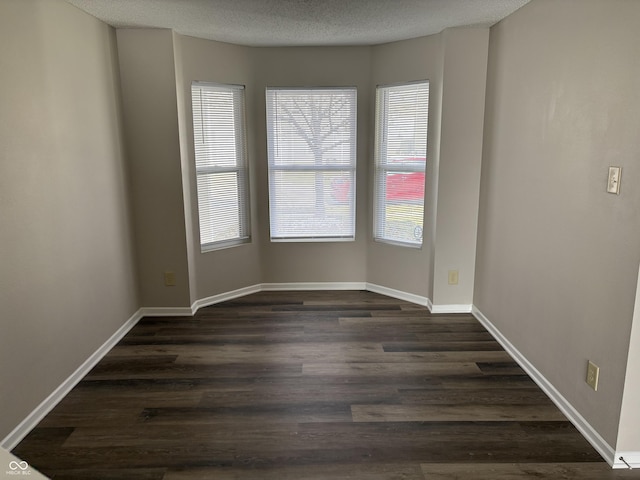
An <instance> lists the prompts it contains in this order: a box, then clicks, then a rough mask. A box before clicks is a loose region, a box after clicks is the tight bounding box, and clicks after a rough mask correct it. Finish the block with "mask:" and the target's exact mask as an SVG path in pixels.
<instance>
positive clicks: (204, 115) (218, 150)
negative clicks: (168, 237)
mask: <svg viewBox="0 0 640 480" xmlns="http://www.w3.org/2000/svg"><path fill="white" fill-rule="evenodd" d="M191 93H192V106H193V137H194V151H195V162H196V176H197V189H198V215H199V219H200V245H201V247H202V249H203V251H204V250H208V249H211V248H213V247H215V246H216V245H215V244H217V243H219V242H225V244H228V243H229V242H232V243H240V242H242V241H246V240H247V239H248V238H249V212H248V210H249V198H248V183H247V167H246V163H247V162H246V147H245V144H246V142H245V132H244V88H243V87H239V86H233V85H217V84H209V83H202V82H194V83H193V84H192V86H191ZM234 241H235V242H234Z"/></svg>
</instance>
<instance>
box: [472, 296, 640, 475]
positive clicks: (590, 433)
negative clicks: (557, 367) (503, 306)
mask: <svg viewBox="0 0 640 480" xmlns="http://www.w3.org/2000/svg"><path fill="white" fill-rule="evenodd" d="M472 313H473V316H474V317H476V318H477V319H478V321H479V322H480V323H481V324H482V325H483V326H484V327H485V328H486V329H487V330H488V331H489V333H491V335H493V337H494V338H495V339H496V340H497V341H498V343H500V345H502V347H503V348H504V349H505V350H506V351H507V353H509V354H510V355H511V356H512V357H513V359H514V360H515V361H516V362H517V363H518V365H520V367H521V368H522V369H523V370H524V371H525V372H527V374H528V375H529V376H530V377H531V379H532V380H533V381H534V382H536V384H537V385H538V386H539V387H540V388H541V389H542V390H543V391H544V393H546V394H547V396H548V397H549V398H550V399H551V401H552V402H553V403H555V404H556V406H557V407H558V408H559V409H560V410H561V411H562V413H564V414H565V415H566V417H567V418H568V419H569V420H570V421H571V423H573V425H574V426H575V427H576V428H577V429H578V430H579V431H580V433H581V434H582V435H583V436H584V438H586V439H587V441H588V442H589V443H590V444H591V445H592V446H593V448H595V449H596V450H597V451H598V453H599V454H600V455H602V458H604V459H605V460H606V461H607V462H608V463H609V465H611V466H612V467H614V468H622V467H620V466H617V463H615V460H614V459H615V458H617V457H619V456H620V455H617V454H616V452H615V451H614V449H613V448H612V447H611V446H610V445H609V444H608V443H607V442H606V440H605V439H604V438H602V436H600V434H599V433H598V432H597V431H596V430H595V429H594V428H593V427H592V426H591V425H590V424H589V422H587V420H585V418H584V417H583V416H582V415H580V413H579V412H578V411H577V410H576V409H575V408H574V407H573V405H571V403H569V401H568V400H567V399H566V398H564V397H563V396H562V394H561V393H560V392H559V391H558V390H557V389H556V388H555V387H554V386H553V384H552V383H551V382H549V380H547V379H546V378H545V377H544V375H542V373H540V372H539V371H538V369H536V367H534V366H533V364H532V363H531V362H529V360H527V358H526V357H525V356H524V355H523V354H522V353H520V351H519V350H518V349H517V348H516V347H515V346H514V345H513V344H512V343H511V342H510V341H509V340H508V339H507V338H506V337H505V336H504V335H503V334H502V333H501V332H500V330H498V328H497V327H496V326H495V325H494V324H493V323H491V321H490V320H489V319H488V318H487V317H485V316H484V314H483V313H482V312H481V311H480V310H478V308H477V307H476V306H475V305H474V306H473V310H472ZM632 454H633V455H637V454H638V452H632ZM632 454H630V455H629V457H630V458H631V457H632ZM622 455H624V454H622ZM626 458H627V457H626V456H625V459H626ZM633 458H635V461H636V462H637V461H638V460H640V455H639V456H636V457H633ZM627 461H629V460H627ZM619 463H620V464H621V465H622V466H623V467H624V468H627V467H626V465H624V463H622V462H621V461H620V462H619ZM629 463H631V462H629Z"/></svg>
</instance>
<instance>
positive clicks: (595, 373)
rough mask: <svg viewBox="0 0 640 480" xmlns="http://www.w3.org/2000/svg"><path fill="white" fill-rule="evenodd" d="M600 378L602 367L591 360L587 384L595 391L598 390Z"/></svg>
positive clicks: (588, 366) (588, 367)
mask: <svg viewBox="0 0 640 480" xmlns="http://www.w3.org/2000/svg"><path fill="white" fill-rule="evenodd" d="M599 377H600V367H598V366H597V365H596V364H595V363H593V362H592V361H591V360H589V363H588V364H587V380H586V381H587V384H588V385H589V386H590V387H591V388H593V389H594V390H596V391H597V390H598V378H599Z"/></svg>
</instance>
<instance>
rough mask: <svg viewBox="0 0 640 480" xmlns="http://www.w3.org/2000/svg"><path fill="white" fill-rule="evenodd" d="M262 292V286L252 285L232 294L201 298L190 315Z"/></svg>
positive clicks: (231, 292) (192, 308) (195, 303)
mask: <svg viewBox="0 0 640 480" xmlns="http://www.w3.org/2000/svg"><path fill="white" fill-rule="evenodd" d="M260 291H262V288H261V285H260V284H257V285H251V286H249V287H244V288H238V289H237V290H232V291H230V292H224V293H219V294H217V295H212V296H210V297H206V298H201V299H200V300H196V301H195V302H193V305H191V313H190V315H192V314H193V315H195V313H196V312H197V311H198V310H199V309H201V308H203V307H208V306H209V305H215V304H216V303H221V302H226V301H227V300H233V299H234V298H238V297H244V296H245V295H251V294H252V293H258V292H260Z"/></svg>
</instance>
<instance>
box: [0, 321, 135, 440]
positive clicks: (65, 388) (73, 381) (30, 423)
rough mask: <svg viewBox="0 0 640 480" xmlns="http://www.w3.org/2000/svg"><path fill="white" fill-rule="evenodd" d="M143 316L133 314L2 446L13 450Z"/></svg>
mask: <svg viewBox="0 0 640 480" xmlns="http://www.w3.org/2000/svg"><path fill="white" fill-rule="evenodd" d="M142 317H143V314H142V309H140V310H138V311H137V312H136V313H134V314H133V316H132V317H131V318H129V320H127V321H126V322H125V323H124V324H123V325H122V326H121V327H120V328H119V329H118V330H117V331H116V332H115V333H114V334H113V335H111V337H109V339H108V340H107V341H106V342H104V343H103V344H102V345H101V346H100V347H99V348H98V349H97V350H96V351H95V352H93V354H91V356H90V357H89V358H87V359H86V360H85V361H84V363H83V364H82V365H80V366H79V367H78V368H77V369H76V371H75V372H73V373H72V374H71V375H70V376H69V377H68V378H67V379H66V380H65V381H64V382H62V383H61V384H60V385H59V386H58V388H56V389H55V390H54V391H53V392H52V393H51V394H50V395H49V396H48V397H47V398H45V399H44V400H43V401H42V403H40V405H38V406H37V407H36V408H35V409H34V410H33V411H32V412H31V413H30V414H29V415H28V416H27V417H26V418H25V419H24V420H23V421H22V422H20V423H19V424H18V426H17V427H16V428H14V429H13V430H12V431H11V433H9V435H7V436H6V437H5V438H4V439H3V440H2V442H0V447H2V448H5V449H6V450H13V449H14V448H15V447H16V445H18V443H20V442H21V441H22V439H23V438H24V437H26V436H27V434H28V433H29V432H30V431H31V430H33V429H34V428H35V426H36V425H37V424H38V423H39V422H40V421H41V420H42V419H43V418H44V417H45V416H46V415H47V414H48V413H49V412H50V411H51V410H53V408H54V407H55V406H56V405H57V404H58V403H59V402H60V401H61V400H62V399H63V398H64V397H65V396H66V395H67V394H68V393H69V392H70V391H71V390H72V389H73V387H75V386H76V385H77V384H78V383H79V382H80V380H82V379H83V378H84V376H85V375H86V374H87V373H89V372H90V371H91V369H92V368H93V367H95V366H96V365H97V364H98V362H99V361H100V360H102V357H104V356H105V355H106V354H107V353H109V350H111V349H112V348H113V347H114V346H115V345H116V344H117V343H118V342H119V341H120V340H121V339H122V337H124V336H125V335H126V334H127V333H128V332H129V330H131V329H132V328H133V327H134V326H135V325H136V323H138V322H139V321H140V319H141V318H142Z"/></svg>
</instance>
